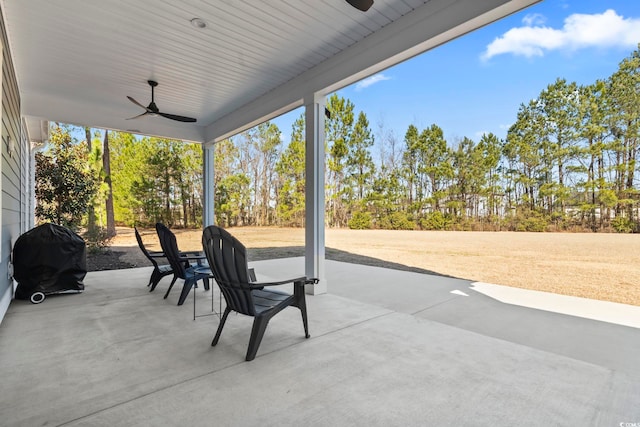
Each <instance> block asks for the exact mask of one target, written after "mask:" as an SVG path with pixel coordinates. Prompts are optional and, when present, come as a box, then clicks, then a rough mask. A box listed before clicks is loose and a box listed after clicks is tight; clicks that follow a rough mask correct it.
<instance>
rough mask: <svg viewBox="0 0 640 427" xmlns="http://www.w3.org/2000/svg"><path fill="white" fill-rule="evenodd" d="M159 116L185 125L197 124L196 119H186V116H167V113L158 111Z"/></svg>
mask: <svg viewBox="0 0 640 427" xmlns="http://www.w3.org/2000/svg"><path fill="white" fill-rule="evenodd" d="M158 114H159V115H160V116H162V117H165V118H167V119H171V120H176V121H178V122H185V123H195V122H196V119H194V118H193V117H185V116H176V115H175V114H167V113H161V112H159V111H158Z"/></svg>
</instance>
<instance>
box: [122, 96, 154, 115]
mask: <svg viewBox="0 0 640 427" xmlns="http://www.w3.org/2000/svg"><path fill="white" fill-rule="evenodd" d="M127 98H129V101H131V102H133V103H134V104H136V105H137V106H139V107H141V108H143V109H144V110H146V111H147V112H149V109H148V108H147V107H145V106H144V105H142V104H140V103H139V102H138V101H136V100H135V99H133V98H132V97H130V96H127Z"/></svg>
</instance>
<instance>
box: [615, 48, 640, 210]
mask: <svg viewBox="0 0 640 427" xmlns="http://www.w3.org/2000/svg"><path fill="white" fill-rule="evenodd" d="M607 95H608V100H609V102H610V107H611V109H612V115H611V116H610V128H611V132H612V134H613V137H614V138H615V148H616V153H615V155H616V161H615V171H616V177H615V187H616V191H617V193H618V194H617V197H618V204H617V206H616V215H617V216H619V215H622V214H625V215H626V216H627V219H628V220H629V221H633V220H634V212H635V211H636V209H634V207H637V206H638V204H639V203H640V201H639V200H638V191H637V189H636V188H635V187H634V184H635V172H636V169H637V162H638V155H639V150H640V44H639V45H638V48H637V49H636V50H635V51H633V52H632V53H631V55H630V56H629V57H627V58H625V59H624V60H623V61H622V62H621V63H620V65H619V67H618V70H617V71H616V72H615V73H614V74H613V75H612V76H611V77H610V78H609V80H608V84H607ZM625 208H626V209H625Z"/></svg>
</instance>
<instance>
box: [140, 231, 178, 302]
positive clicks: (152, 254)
mask: <svg viewBox="0 0 640 427" xmlns="http://www.w3.org/2000/svg"><path fill="white" fill-rule="evenodd" d="M133 229H134V231H135V233H136V240H137V241H138V246H139V247H140V250H141V251H142V253H143V254H144V256H145V257H147V259H148V260H149V261H151V264H153V272H152V273H151V277H150V278H149V284H148V285H147V286H150V287H151V288H150V289H149V292H153V290H154V289H155V288H156V286H158V283H159V282H160V280H162V278H163V277H164V276H168V275H170V274H173V268H171V266H170V265H169V264H163V265H159V264H158V261H156V258H164V257H165V256H164V252H158V251H149V250H147V248H145V246H144V243H143V242H142V236H141V235H140V232H139V231H138V229H137V228H136V227H133ZM176 279H177V276H175V275H174V276H173V281H172V282H171V284H172V285H173V283H174V282H175V281H176Z"/></svg>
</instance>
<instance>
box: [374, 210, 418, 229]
mask: <svg viewBox="0 0 640 427" xmlns="http://www.w3.org/2000/svg"><path fill="white" fill-rule="evenodd" d="M378 226H379V227H380V228H383V229H385V230H414V229H415V228H416V223H415V222H414V221H413V220H411V219H410V217H409V216H408V215H407V214H405V213H404V212H392V213H390V214H389V215H387V216H385V217H382V218H380V220H379V221H378Z"/></svg>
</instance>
